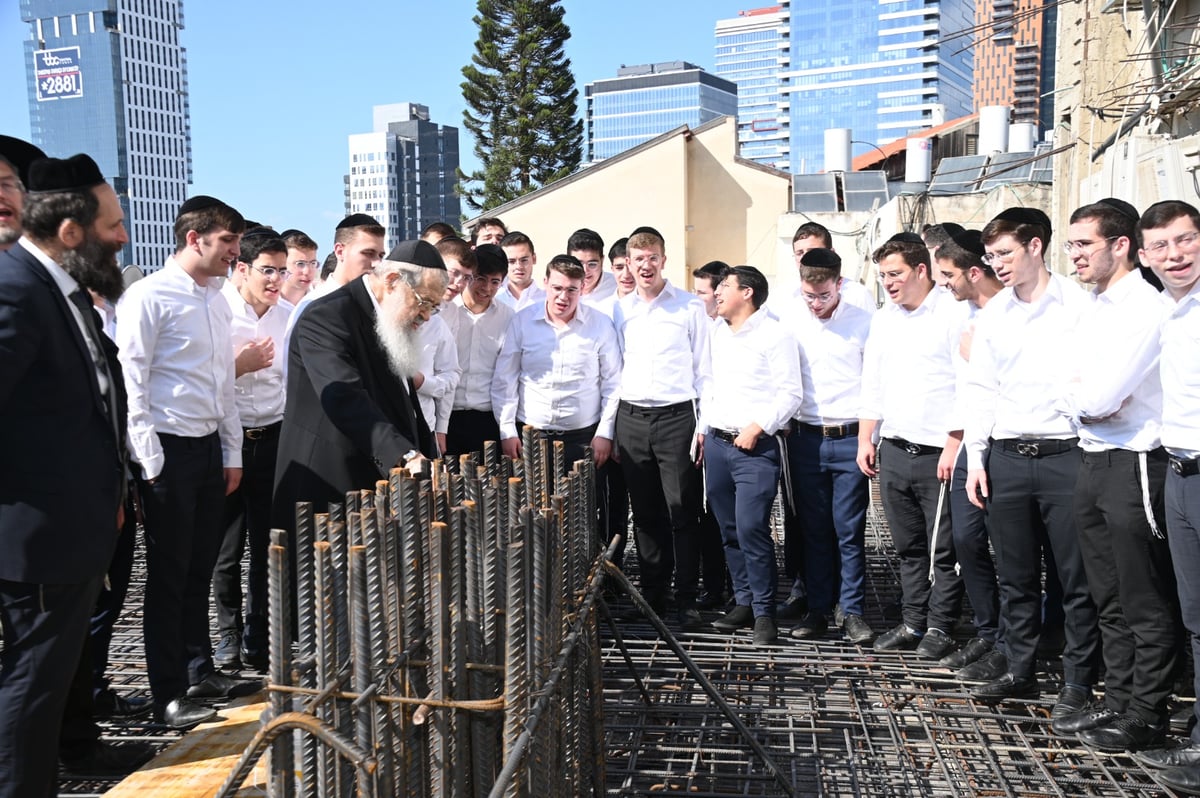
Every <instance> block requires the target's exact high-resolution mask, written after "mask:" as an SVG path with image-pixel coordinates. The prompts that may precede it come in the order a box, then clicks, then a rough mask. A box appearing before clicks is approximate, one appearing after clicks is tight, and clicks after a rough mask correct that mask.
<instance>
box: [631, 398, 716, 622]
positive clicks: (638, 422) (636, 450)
mask: <svg viewBox="0 0 1200 798" xmlns="http://www.w3.org/2000/svg"><path fill="white" fill-rule="evenodd" d="M695 435H696V418H695V414H694V409H693V405H692V403H691V402H682V403H680V404H676V405H670V406H668V407H639V406H636V405H631V404H629V403H628V402H621V405H620V408H619V409H618V411H617V445H618V446H619V447H620V453H621V468H622V469H623V470H624V471H625V484H626V486H627V487H628V488H629V504H630V506H631V507H632V508H633V521H634V524H635V525H636V527H637V530H636V534H637V548H638V563H639V565H640V567H641V583H642V591H643V592H644V593H645V594H646V600H647V601H649V602H650V603H651V604H653V605H656V607H657V608H659V609H661V608H662V607H664V606H665V604H666V600H667V597H668V594H669V593H670V591H671V578H672V575H673V576H674V580H675V599H676V601H677V603H678V605H679V606H680V607H681V608H688V607H692V606H694V605H695V603H696V595H697V592H698V587H699V582H700V539H699V538H700V529H699V527H700V523H699V519H700V510H701V506H702V505H701V477H700V470H699V469H698V468H696V466H695V463H694V462H693V459H692V456H691V448H692V441H693V440H694V439H695Z"/></svg>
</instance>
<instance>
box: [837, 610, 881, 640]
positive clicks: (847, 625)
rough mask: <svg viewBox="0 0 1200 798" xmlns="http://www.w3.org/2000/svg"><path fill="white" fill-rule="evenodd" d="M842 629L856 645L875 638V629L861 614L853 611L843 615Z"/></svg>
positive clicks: (847, 637)
mask: <svg viewBox="0 0 1200 798" xmlns="http://www.w3.org/2000/svg"><path fill="white" fill-rule="evenodd" d="M842 631H843V632H845V633H846V639H847V640H849V641H850V642H851V643H854V644H855V645H856V646H861V645H865V644H867V643H870V642H871V641H872V640H874V639H875V630H874V629H872V628H871V627H870V626H869V625H868V624H867V622H866V621H864V620H863V617H862V616H861V615H854V614H853V613H851V614H849V615H843V616H842Z"/></svg>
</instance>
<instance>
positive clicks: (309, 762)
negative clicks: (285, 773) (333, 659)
mask: <svg viewBox="0 0 1200 798" xmlns="http://www.w3.org/2000/svg"><path fill="white" fill-rule="evenodd" d="M313 523H314V519H313V506H312V502H297V504H296V542H295V546H294V551H293V553H292V556H291V558H290V559H291V561H292V562H295V564H296V570H295V572H294V573H295V575H296V633H297V634H296V643H297V646H296V652H297V654H298V655H299V657H300V659H302V660H306V661H307V660H312V659H313V658H314V657H315V656H316V653H317V646H316V636H315V630H316V609H317V604H316V559H315V557H316V555H315V552H314V550H313V544H314V543H316V529H315V528H314V526H313ZM316 674H317V670H316V668H315V667H314V668H306V669H305V670H304V671H303V672H302V673H301V675H300V686H301V687H305V688H308V689H313V688H315V687H316V685H317V677H316ZM317 772H318V770H317V740H316V738H314V737H312V736H311V735H307V734H305V735H301V736H300V745H299V746H298V747H297V751H296V773H297V774H298V779H297V789H296V794H297V798H309V797H310V796H313V795H316V790H314V789H313V784H314V780H315V779H316V777H317Z"/></svg>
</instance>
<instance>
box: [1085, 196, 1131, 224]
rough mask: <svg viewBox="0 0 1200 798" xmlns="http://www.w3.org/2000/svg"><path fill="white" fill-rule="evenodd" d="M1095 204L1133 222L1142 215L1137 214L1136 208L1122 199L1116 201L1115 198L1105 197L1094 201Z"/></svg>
mask: <svg viewBox="0 0 1200 798" xmlns="http://www.w3.org/2000/svg"><path fill="white" fill-rule="evenodd" d="M1096 204H1098V205H1107V206H1108V207H1110V208H1112V209H1113V210H1115V211H1116V212H1117V213H1119V214H1121V215H1122V216H1126V217H1128V218H1130V219H1132V220H1133V221H1135V222H1136V221H1138V220H1139V219H1141V218H1142V215H1141V214H1140V213H1138V212H1137V208H1135V207H1133V206H1132V205H1130V204H1129V203H1128V202H1126V201H1125V200H1123V199H1117V198H1116V197H1105V198H1104V199H1102V200H1096Z"/></svg>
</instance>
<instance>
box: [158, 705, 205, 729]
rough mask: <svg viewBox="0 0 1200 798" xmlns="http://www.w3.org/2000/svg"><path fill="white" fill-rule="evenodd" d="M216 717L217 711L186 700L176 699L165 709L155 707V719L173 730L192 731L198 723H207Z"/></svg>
mask: <svg viewBox="0 0 1200 798" xmlns="http://www.w3.org/2000/svg"><path fill="white" fill-rule="evenodd" d="M216 716H217V711H216V710H215V709H212V708H211V707H202V706H200V705H199V704H193V703H192V702H191V701H188V700H187V699H186V698H176V699H175V700H174V701H172V702H171V703H169V704H167V705H166V706H165V707H164V706H155V707H154V719H155V720H156V721H158V722H159V723H163V724H165V725H167V726H170V727H171V728H172V729H190V728H191V727H193V726H195V725H196V724H197V723H205V722H207V721H210V720H212V719H213V718H215V717H216Z"/></svg>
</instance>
